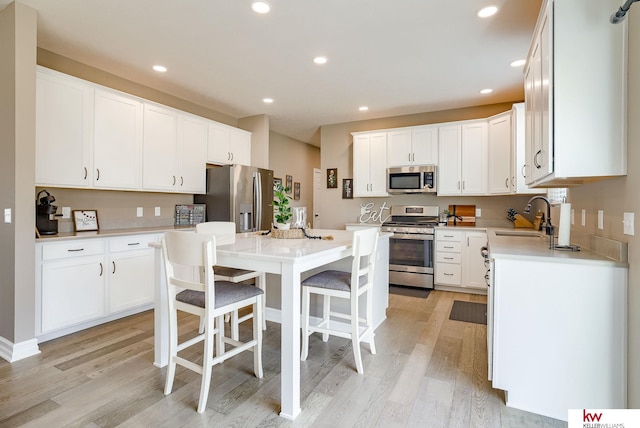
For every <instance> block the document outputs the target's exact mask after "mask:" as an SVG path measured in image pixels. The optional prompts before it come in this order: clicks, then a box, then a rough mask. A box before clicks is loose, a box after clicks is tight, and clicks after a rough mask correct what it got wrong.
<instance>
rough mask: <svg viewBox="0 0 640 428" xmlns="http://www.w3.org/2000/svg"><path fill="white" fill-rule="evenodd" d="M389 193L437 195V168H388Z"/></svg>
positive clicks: (423, 166)
mask: <svg viewBox="0 0 640 428" xmlns="http://www.w3.org/2000/svg"><path fill="white" fill-rule="evenodd" d="M387 192H389V193H436V166H435V165H422V166H402V167H397V168H387Z"/></svg>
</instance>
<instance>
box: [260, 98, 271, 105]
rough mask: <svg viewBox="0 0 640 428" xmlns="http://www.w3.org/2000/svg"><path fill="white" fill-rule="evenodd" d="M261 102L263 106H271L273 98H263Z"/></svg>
mask: <svg viewBox="0 0 640 428" xmlns="http://www.w3.org/2000/svg"><path fill="white" fill-rule="evenodd" d="M262 102H263V103H265V104H271V103H272V102H273V98H263V99H262Z"/></svg>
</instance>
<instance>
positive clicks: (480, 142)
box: [461, 121, 487, 195]
mask: <svg viewBox="0 0 640 428" xmlns="http://www.w3.org/2000/svg"><path fill="white" fill-rule="evenodd" d="M461 165H462V166H461V171H462V194H463V195H484V194H486V193H487V123H486V122H485V121H482V122H476V123H468V124H463V125H462V159H461Z"/></svg>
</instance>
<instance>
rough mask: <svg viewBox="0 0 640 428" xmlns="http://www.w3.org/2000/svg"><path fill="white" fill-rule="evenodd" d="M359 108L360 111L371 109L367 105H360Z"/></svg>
mask: <svg viewBox="0 0 640 428" xmlns="http://www.w3.org/2000/svg"><path fill="white" fill-rule="evenodd" d="M358 110H360V111H367V110H369V107H367V106H362V107H359V108H358Z"/></svg>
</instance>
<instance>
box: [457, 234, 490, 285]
mask: <svg viewBox="0 0 640 428" xmlns="http://www.w3.org/2000/svg"><path fill="white" fill-rule="evenodd" d="M486 246H487V233H486V232H469V231H467V232H465V242H463V251H462V266H463V269H462V285H463V286H464V287H471V288H479V289H481V290H484V291H486V290H487V282H486V281H485V278H484V276H485V275H486V273H487V268H486V266H485V265H484V257H483V256H482V254H481V253H480V250H481V249H482V247H486Z"/></svg>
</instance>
